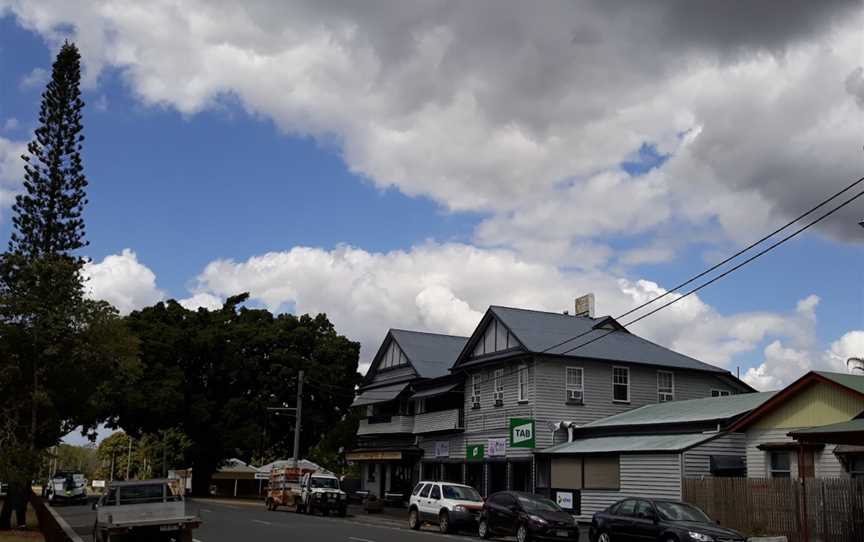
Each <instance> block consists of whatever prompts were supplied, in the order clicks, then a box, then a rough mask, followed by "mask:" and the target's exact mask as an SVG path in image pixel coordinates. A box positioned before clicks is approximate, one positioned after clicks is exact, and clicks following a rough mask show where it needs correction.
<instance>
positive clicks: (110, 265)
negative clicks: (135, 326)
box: [82, 248, 165, 314]
mask: <svg viewBox="0 0 864 542" xmlns="http://www.w3.org/2000/svg"><path fill="white" fill-rule="evenodd" d="M82 272H83V274H84V277H85V278H86V279H87V282H86V286H85V287H86V289H87V294H88V295H89V296H90V297H91V298H93V299H100V300H104V301H108V302H109V303H111V304H112V305H113V306H114V307H116V308H117V310H118V311H120V313H121V314H128V313H129V312H131V311H133V310H135V309H140V308H142V307H146V306H148V305H152V304H154V303H156V302H158V301H161V300H162V299H164V297H165V293H164V292H163V291H162V290H160V289H159V288H158V287H157V286H156V275H155V274H154V273H153V271H151V270H150V269H149V268H148V267H147V266H145V265H144V264H142V263H140V262H139V261H138V257H137V256H136V254H135V253H134V252H133V251H131V250H130V249H128V248H127V249H124V250H123V252H122V253H120V254H112V255H109V256H105V258H104V259H103V260H102V261H101V262H98V263H97V262H88V263H86V264H85V265H84V269H83V271H82Z"/></svg>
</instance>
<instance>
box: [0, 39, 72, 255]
mask: <svg viewBox="0 0 864 542" xmlns="http://www.w3.org/2000/svg"><path fill="white" fill-rule="evenodd" d="M80 83H81V55H80V54H79V53H78V48H77V47H75V45H73V44H71V43H69V42H66V43H65V44H64V45H63V47H62V48H61V49H60V53H59V54H58V55H57V60H56V61H55V62H54V67H53V71H52V76H51V82H50V83H48V88H46V89H45V92H44V93H43V94H42V107H41V109H40V111H39V125H40V126H39V128H37V129H36V138H35V139H34V140H33V141H31V142H30V144H29V145H27V152H28V154H27V155H24V156H22V158H23V159H24V161H25V162H26V165H25V166H24V171H25V175H24V190H25V193H24V194H21V195H19V196H18V197H17V198H15V206H14V207H13V214H14V217H13V219H12V222H13V224H14V225H15V231H13V232H12V237H11V238H10V241H9V250H10V252H13V253H15V254H19V255H22V256H25V257H30V258H38V257H40V256H49V255H69V254H71V253H72V252H73V251H75V250H77V249H80V248H82V247H84V246H86V245H87V241H85V240H84V220H83V219H82V217H81V214H82V211H83V209H84V205H85V204H86V203H87V199H86V194H85V192H84V190H85V188H86V187H87V178H86V177H85V176H84V166H83V165H82V163H81V143H82V142H83V141H84V136H83V135H82V134H81V129H82V126H81V110H82V109H83V108H84V102H83V101H82V100H81V90H80Z"/></svg>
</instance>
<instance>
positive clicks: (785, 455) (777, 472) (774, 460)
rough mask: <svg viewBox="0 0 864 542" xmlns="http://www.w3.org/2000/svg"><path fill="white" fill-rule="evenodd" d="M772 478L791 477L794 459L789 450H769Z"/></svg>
mask: <svg viewBox="0 0 864 542" xmlns="http://www.w3.org/2000/svg"><path fill="white" fill-rule="evenodd" d="M768 459H769V468H770V475H771V478H791V477H792V459H791V457H790V455H789V452H769V458H768Z"/></svg>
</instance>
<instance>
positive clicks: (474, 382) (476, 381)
mask: <svg viewBox="0 0 864 542" xmlns="http://www.w3.org/2000/svg"><path fill="white" fill-rule="evenodd" d="M471 406H472V407H473V408H480V375H479V374H477V373H475V374H473V375H471Z"/></svg>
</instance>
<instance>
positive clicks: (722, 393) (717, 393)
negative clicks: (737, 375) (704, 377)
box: [711, 388, 732, 397]
mask: <svg viewBox="0 0 864 542" xmlns="http://www.w3.org/2000/svg"><path fill="white" fill-rule="evenodd" d="M731 396H732V392H731V391H729V390H721V389H719V388H711V397H731Z"/></svg>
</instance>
